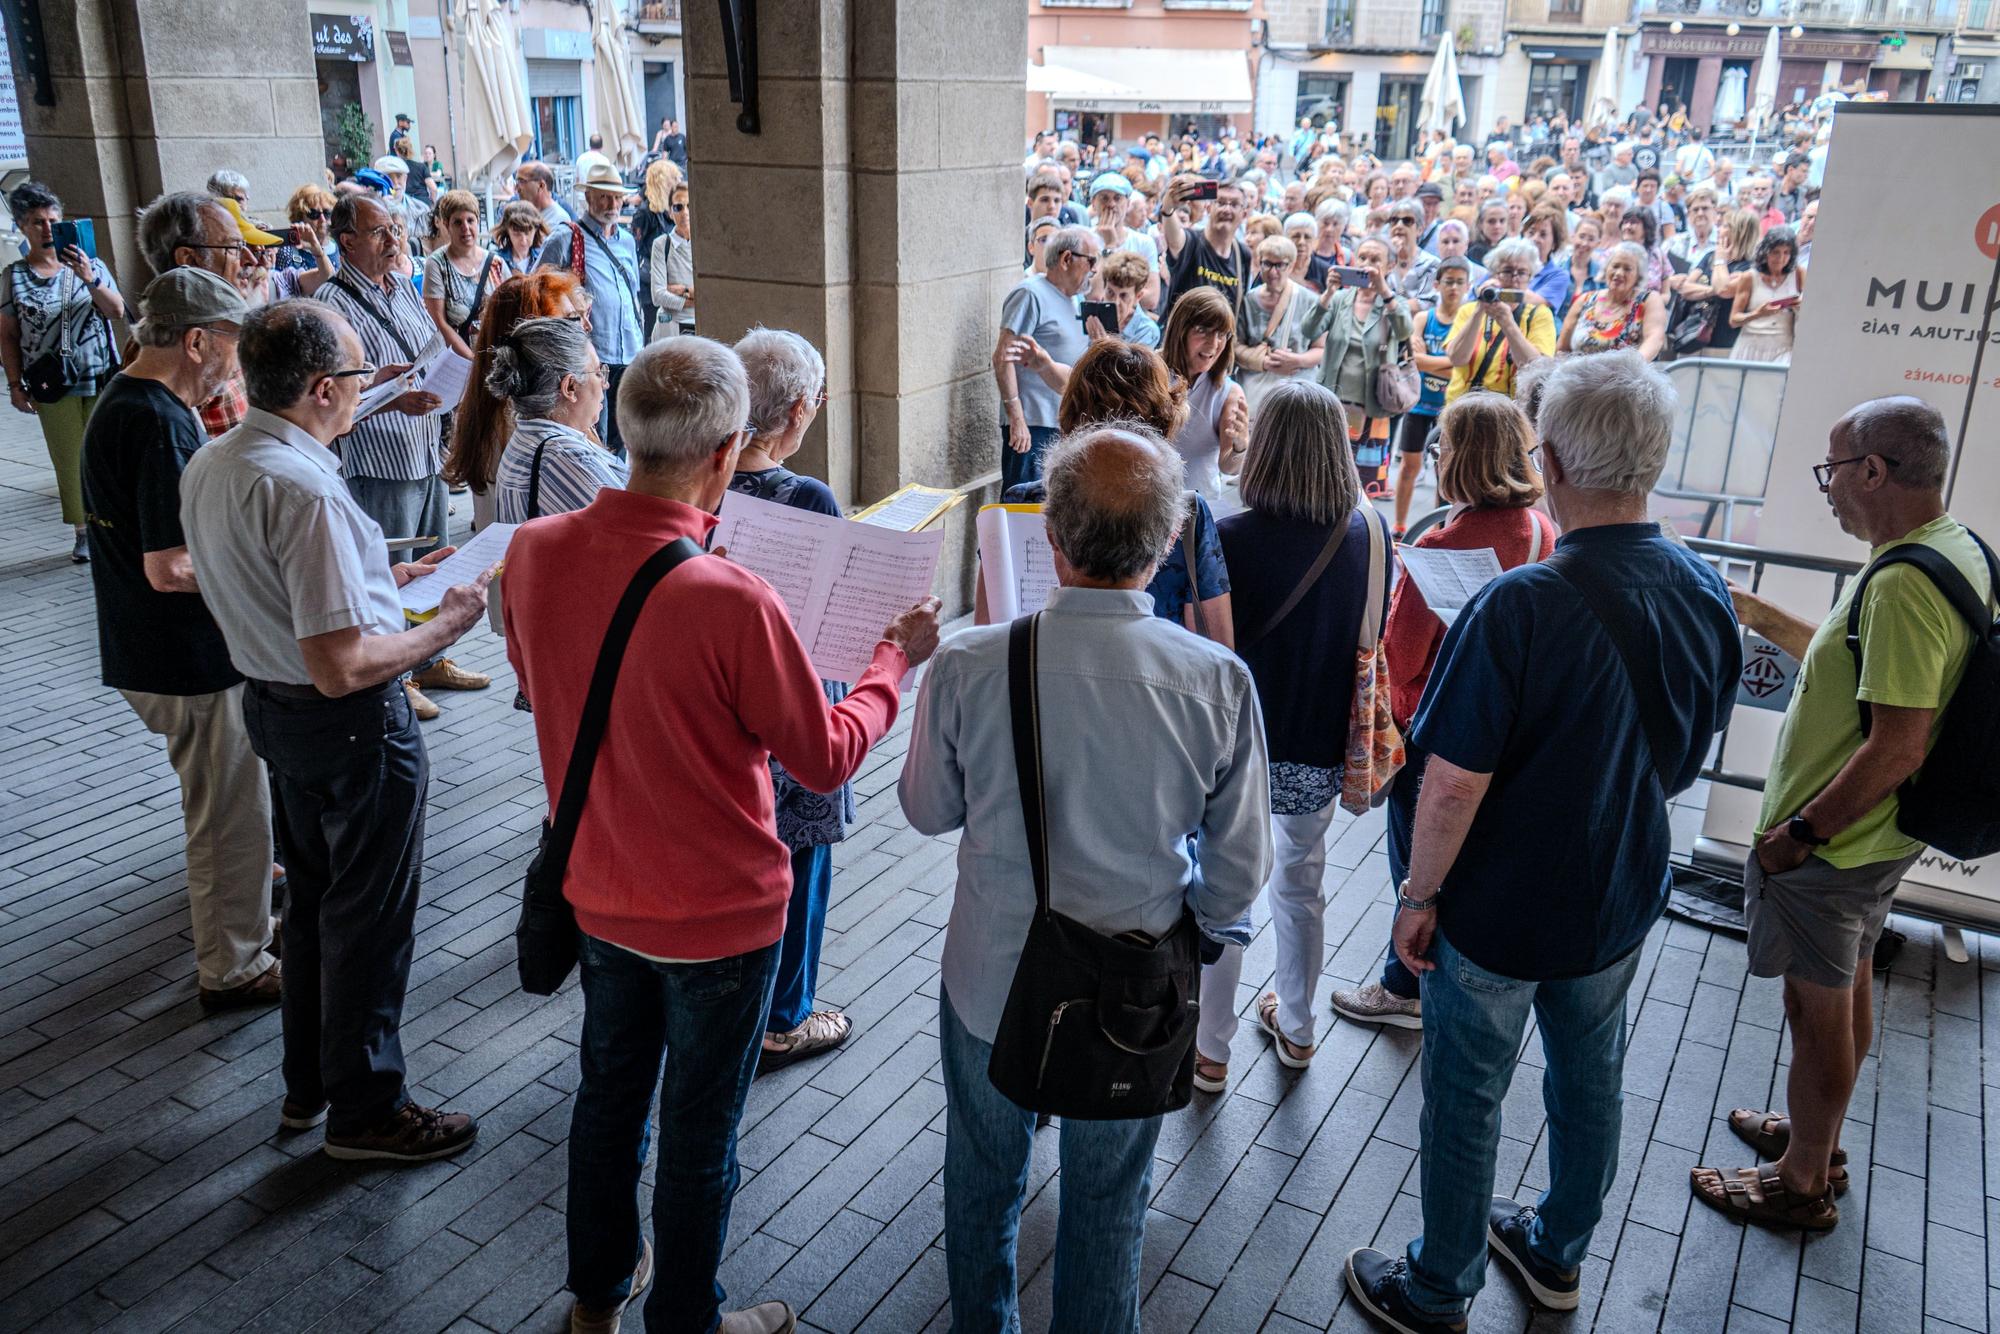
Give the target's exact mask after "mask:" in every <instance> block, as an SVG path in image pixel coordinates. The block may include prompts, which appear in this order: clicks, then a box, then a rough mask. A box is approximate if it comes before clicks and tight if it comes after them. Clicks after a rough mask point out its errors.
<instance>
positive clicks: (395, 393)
mask: <svg viewBox="0 0 2000 1334" xmlns="http://www.w3.org/2000/svg"><path fill="white" fill-rule="evenodd" d="M422 380H423V373H422V372H421V371H420V370H419V369H418V368H417V367H415V366H412V367H411V368H410V369H409V370H406V371H404V372H403V373H402V374H401V375H398V376H397V377H396V378H394V379H393V380H384V381H383V382H382V383H380V384H378V385H376V386H375V387H374V388H372V389H364V390H362V391H361V400H360V401H359V402H358V403H356V404H355V405H354V420H356V421H360V420H361V419H362V418H364V417H372V416H374V415H375V414H376V413H378V412H380V411H382V410H383V409H384V408H386V407H388V406H389V404H390V403H392V402H394V401H395V400H396V399H399V398H401V397H402V396H403V395H404V394H407V393H409V392H410V391H411V390H412V389H415V388H416V387H417V385H418V384H420V383H421V382H422Z"/></svg>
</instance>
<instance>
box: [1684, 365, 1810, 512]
mask: <svg viewBox="0 0 2000 1334" xmlns="http://www.w3.org/2000/svg"><path fill="white" fill-rule="evenodd" d="M1661 369H1663V370H1664V371H1666V373H1667V378H1668V379H1670V380H1672V381H1673V382H1674V387H1675V388H1676V389H1678V390H1679V391H1680V405H1679V407H1678V408H1677V409H1676V410H1675V412H1674V423H1673V434H1672V436H1671V438H1670V441H1669V444H1668V446H1667V466H1666V470H1665V471H1664V472H1663V473H1662V474H1661V475H1660V481H1659V484H1658V485H1657V486H1655V487H1654V488H1653V494H1654V495H1657V496H1661V497H1663V498H1665V499H1668V500H1677V501H1692V502H1694V503H1696V504H1699V505H1701V506H1703V512H1702V516H1701V519H1700V522H1699V524H1698V525H1697V528H1696V532H1697V534H1698V535H1699V536H1701V537H1704V538H1713V539H1719V540H1721V541H1723V542H1732V541H1734V540H1736V538H1737V537H1738V536H1739V535H1740V534H1739V530H1738V511H1739V510H1742V509H1746V508H1747V509H1757V508H1760V507H1762V505H1763V503H1764V488H1765V486H1766V484H1767V483H1768V482H1769V480H1770V476H1771V454H1772V451H1773V450H1774V449H1775V448H1776V446H1777V439H1778V412H1779V409H1780V408H1782V407H1783V406H1784V402H1785V373H1786V370H1787V369H1788V368H1787V367H1785V366H1783V365H1781V364H1779V363H1777V362H1771V361H1728V360H1724V359H1723V358H1720V357H1690V358H1683V359H1682V360H1680V361H1673V362H1668V363H1666V364H1665V365H1664V366H1663V367H1662V368H1661Z"/></svg>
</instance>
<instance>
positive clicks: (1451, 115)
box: [1417, 33, 1465, 134]
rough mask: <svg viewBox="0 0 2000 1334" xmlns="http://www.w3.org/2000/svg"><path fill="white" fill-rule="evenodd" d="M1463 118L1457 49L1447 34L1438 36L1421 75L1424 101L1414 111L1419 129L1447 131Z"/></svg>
mask: <svg viewBox="0 0 2000 1334" xmlns="http://www.w3.org/2000/svg"><path fill="white" fill-rule="evenodd" d="M1464 119H1465V90H1464V89H1462V88H1460V87H1459V85H1458V52H1457V51H1456V50H1455V49H1453V45H1452V40H1451V34H1450V33H1446V34H1445V35H1444V36H1442V37H1440V38H1438V49H1437V59H1435V60H1433V61H1432V62H1431V72H1430V73H1429V74H1428V75H1426V76H1425V77H1424V100H1423V104H1422V106H1421V108H1420V109H1419V111H1418V114H1417V128H1418V129H1419V130H1443V131H1444V132H1445V133H1446V134H1450V133H1451V132H1452V131H1453V130H1454V129H1455V128H1457V125H1458V122H1460V121H1462V120H1464Z"/></svg>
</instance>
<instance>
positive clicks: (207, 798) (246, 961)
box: [118, 684, 273, 991]
mask: <svg viewBox="0 0 2000 1334" xmlns="http://www.w3.org/2000/svg"><path fill="white" fill-rule="evenodd" d="M118 693H119V694H121V695H123V696H124V697H125V702H126V703H128V704H130V705H131V706H132V711H133V712H134V713H136V714H138V715H139V720H140V721H141V722H143V723H145V724H146V729H147V730H148V731H150V732H153V733H156V734H157V735H159V736H163V737H165V738H166V739H167V758H168V760H170V761H171V762H172V763H173V766H174V772H175V773H176V774H178V775H179V776H180V780H181V816H182V818H183V820H184V821H185V823H186V825H187V875H188V909H189V911H190V913H191V915H192V916H193V918H194V957H195V967H196V970H197V971H198V972H199V974H200V977H201V985H202V986H204V987H206V988H208V989H209V990H211V991H221V990H224V989H226V988H229V987H236V986H241V985H242V984H243V983H245V982H248V981H250V980H251V979H253V978H255V977H257V976H259V975H260V974H262V973H263V972H264V970H265V969H267V968H269V967H270V966H271V964H272V962H273V960H272V958H271V955H270V954H269V953H268V947H269V945H270V943H271V788H270V784H269V781H268V780H267V779H266V778H265V775H264V761H262V760H260V759H258V758H257V755H256V753H255V752H254V751H252V750H251V749H250V734H249V733H248V732H246V731H245V730H244V727H243V687H242V685H240V684H238V685H234V686H231V687H230V688H229V689H227V690H222V691H217V692H216V693H215V694H212V695H153V694H148V693H146V692H144V691H139V690H121V691H119V692H118Z"/></svg>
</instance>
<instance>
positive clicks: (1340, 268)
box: [1327, 264, 1375, 287]
mask: <svg viewBox="0 0 2000 1334" xmlns="http://www.w3.org/2000/svg"><path fill="white" fill-rule="evenodd" d="M1327 273H1328V274H1330V275H1331V276H1333V277H1335V278H1338V279H1340V285H1341V286H1342V287H1373V286H1374V285H1375V271H1374V270H1373V269H1359V268H1353V267H1351V266H1349V265H1346V264H1335V265H1334V266H1333V267H1331V268H1329V269H1328V270H1327Z"/></svg>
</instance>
